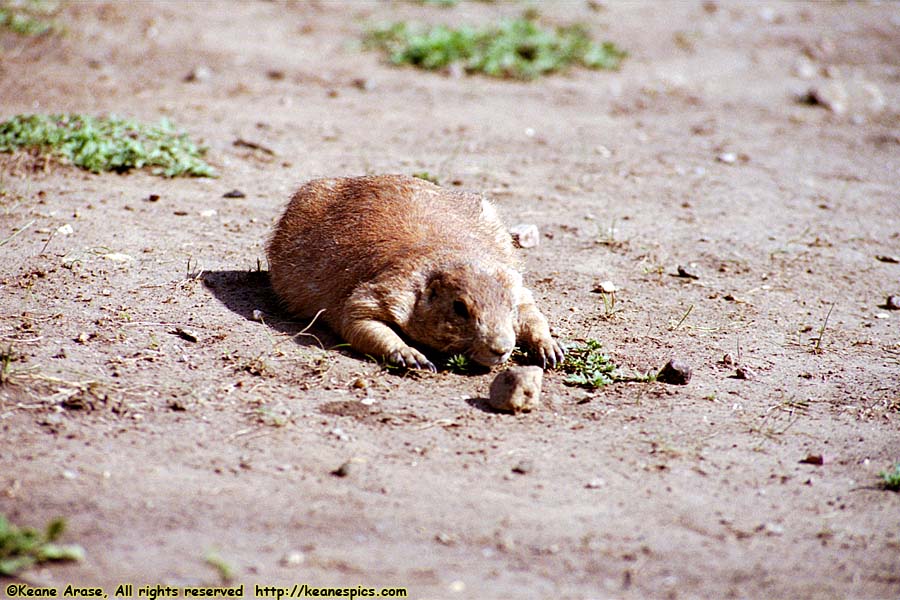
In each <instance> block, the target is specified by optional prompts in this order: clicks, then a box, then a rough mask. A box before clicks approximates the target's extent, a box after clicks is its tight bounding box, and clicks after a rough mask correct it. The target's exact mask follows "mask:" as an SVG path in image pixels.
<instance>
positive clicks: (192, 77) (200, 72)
mask: <svg viewBox="0 0 900 600" xmlns="http://www.w3.org/2000/svg"><path fill="white" fill-rule="evenodd" d="M211 76H212V71H210V70H209V69H208V68H206V67H204V66H202V65H200V66H197V67H194V68H193V69H191V72H190V73H188V74H187V75H185V76H184V80H185V81H186V82H188V83H194V82H197V81H206V80H207V79H209V78H210V77H211Z"/></svg>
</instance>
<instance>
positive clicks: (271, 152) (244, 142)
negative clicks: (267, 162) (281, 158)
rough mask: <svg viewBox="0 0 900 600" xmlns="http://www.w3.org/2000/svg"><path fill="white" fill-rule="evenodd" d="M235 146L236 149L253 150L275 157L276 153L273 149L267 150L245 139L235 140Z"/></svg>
mask: <svg viewBox="0 0 900 600" xmlns="http://www.w3.org/2000/svg"><path fill="white" fill-rule="evenodd" d="M233 145H234V146H235V147H236V148H250V149H251V150H259V151H260V152H264V153H265V154H268V155H269V156H275V151H274V150H272V149H271V148H266V147H265V146H263V145H262V144H257V143H256V142H249V141H247V140H245V139H241V138H238V139H236V140H234V143H233Z"/></svg>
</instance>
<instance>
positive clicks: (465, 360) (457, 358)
mask: <svg viewBox="0 0 900 600" xmlns="http://www.w3.org/2000/svg"><path fill="white" fill-rule="evenodd" d="M471 366H472V363H471V361H470V360H469V357H468V356H466V355H465V354H454V355H453V356H451V357H450V358H448V359H447V368H448V369H449V370H451V371H453V372H454V373H461V374H465V373H468V372H469V369H470V368H471Z"/></svg>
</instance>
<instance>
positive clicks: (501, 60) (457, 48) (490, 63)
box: [366, 18, 626, 79]
mask: <svg viewBox="0 0 900 600" xmlns="http://www.w3.org/2000/svg"><path fill="white" fill-rule="evenodd" d="M366 42H367V44H368V45H369V46H370V47H374V48H377V49H380V50H382V51H383V52H385V53H386V54H387V56H388V58H389V60H390V61H391V62H392V63H393V64H395V65H400V64H411V65H414V66H416V67H419V68H422V69H428V70H434V69H441V68H444V67H447V66H449V65H451V64H454V63H461V64H462V66H463V68H464V69H465V70H466V72H468V73H483V74H485V75H489V76H491V77H506V78H513V79H535V78H537V77H539V76H541V75H545V74H548V73H553V72H556V71H562V70H564V69H566V68H568V67H569V66H570V65H573V64H578V65H581V66H584V67H587V68H590V69H618V68H619V66H620V64H621V62H622V59H624V58H625V56H626V53H625V52H624V51H622V50H620V49H619V48H617V47H616V46H615V45H614V44H612V43H611V42H604V43H602V44H597V43H595V42H593V41H592V40H591V37H590V35H589V33H588V31H587V29H586V28H585V27H584V26H582V25H570V26H567V27H556V28H554V29H544V28H542V27H541V26H540V25H538V24H537V22H535V20H534V19H532V18H519V19H514V20H505V21H502V22H500V23H499V24H498V25H496V26H493V27H486V28H481V29H476V28H473V27H468V26H462V27H459V28H454V27H448V26H446V25H435V26H432V27H424V26H421V25H415V24H409V23H406V22H398V23H394V24H393V25H389V26H386V27H382V28H378V29H374V30H372V31H370V32H369V34H368V36H367V38H366Z"/></svg>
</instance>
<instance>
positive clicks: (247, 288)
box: [203, 271, 341, 348]
mask: <svg viewBox="0 0 900 600" xmlns="http://www.w3.org/2000/svg"><path fill="white" fill-rule="evenodd" d="M203 286H204V287H205V288H206V289H208V290H209V291H210V292H211V293H212V295H213V296H215V297H216V298H217V299H218V300H219V301H220V302H222V304H224V305H225V306H226V308H228V310H230V311H231V312H233V313H236V314H238V315H240V316H242V317H244V318H245V319H247V320H248V321H259V320H260V319H259V318H258V317H257V313H256V311H259V314H260V316H261V317H262V321H263V322H264V323H265V325H267V326H268V327H271V328H272V329H274V330H276V331H279V332H281V333H286V334H288V335H291V336H294V341H295V342H296V343H297V344H300V345H301V346H318V345H319V342H321V345H322V346H323V347H324V348H333V347H334V346H337V345H338V344H340V343H341V339H340V338H339V337H338V336H337V335H336V334H335V333H334V332H333V331H331V329H329V327H328V326H327V325H325V323H324V322H322V320H321V318H320V319H318V320H316V322H315V323H314V324H313V325H312V327H309V328H308V329H307V327H308V326H309V323H310V321H312V319H307V320H300V319H297V318H296V317H293V316H291V315H290V314H289V313H288V312H287V311H285V310H284V309H283V308H282V307H281V304H280V303H279V301H278V298H277V297H276V296H275V292H273V291H272V286H271V285H270V284H269V273H268V271H206V272H205V273H204V274H203ZM304 329H306V333H308V334H311V335H297V334H299V333H300V332H301V331H303V330H304ZM317 340H318V341H317Z"/></svg>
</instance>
